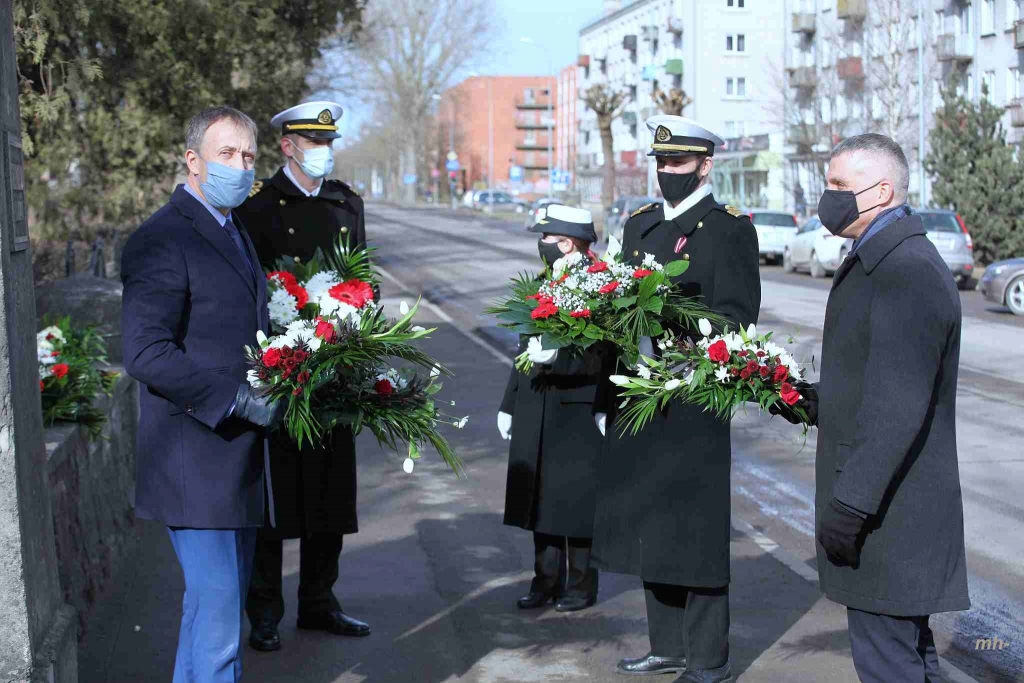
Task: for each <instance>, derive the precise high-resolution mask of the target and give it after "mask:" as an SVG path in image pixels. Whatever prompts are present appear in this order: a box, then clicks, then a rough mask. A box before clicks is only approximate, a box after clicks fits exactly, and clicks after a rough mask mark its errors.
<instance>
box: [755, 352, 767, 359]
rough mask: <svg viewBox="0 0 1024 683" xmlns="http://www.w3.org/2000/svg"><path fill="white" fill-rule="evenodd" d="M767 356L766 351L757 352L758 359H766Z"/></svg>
mask: <svg viewBox="0 0 1024 683" xmlns="http://www.w3.org/2000/svg"><path fill="white" fill-rule="evenodd" d="M767 355H768V354H767V353H765V352H764V351H758V352H757V357H758V358H764V357H765V356H767Z"/></svg>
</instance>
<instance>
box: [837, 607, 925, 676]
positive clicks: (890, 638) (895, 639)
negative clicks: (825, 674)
mask: <svg viewBox="0 0 1024 683" xmlns="http://www.w3.org/2000/svg"><path fill="white" fill-rule="evenodd" d="M846 620H847V622H848V623H849V625H850V647H851V648H852V650H853V666H854V668H855V669H857V676H858V677H859V678H860V680H861V681H863V683H941V681H942V680H943V678H942V676H941V675H940V674H939V655H938V652H937V651H936V650H935V639H934V638H933V637H932V630H931V628H929V626H928V616H927V615H925V616H921V617H891V616H889V615H886V614H873V613H871V612H862V611H860V610H856V609H853V608H852V607H850V608H847V610H846Z"/></svg>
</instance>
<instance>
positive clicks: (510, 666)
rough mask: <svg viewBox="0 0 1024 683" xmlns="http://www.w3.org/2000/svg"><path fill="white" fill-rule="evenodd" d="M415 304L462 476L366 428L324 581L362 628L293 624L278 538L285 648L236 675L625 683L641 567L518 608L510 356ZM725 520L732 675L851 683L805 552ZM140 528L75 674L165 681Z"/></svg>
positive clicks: (521, 552) (176, 581) (308, 681)
mask: <svg viewBox="0 0 1024 683" xmlns="http://www.w3.org/2000/svg"><path fill="white" fill-rule="evenodd" d="M384 293H385V295H388V296H390V297H392V298H390V299H388V300H387V303H395V302H397V298H398V297H397V295H401V296H402V297H404V298H406V299H407V300H411V299H412V298H413V294H412V293H411V292H396V291H395V288H394V287H393V286H391V283H389V282H385V287H384ZM432 317H433V318H434V319H433V320H432V319H431V318H432ZM421 318H422V320H421V323H422V324H425V325H430V326H433V325H434V324H438V325H439V329H438V331H437V332H436V333H435V335H434V337H433V338H432V339H431V340H430V341H429V343H428V344H427V350H428V352H430V353H432V354H434V355H436V356H438V357H440V358H443V359H444V360H445V362H446V363H447V364H449V366H450V368H451V369H452V370H453V371H454V372H455V374H456V379H455V380H454V381H451V383H450V384H449V385H447V386H446V387H445V391H444V392H443V393H442V397H443V398H447V399H455V400H457V405H456V406H455V408H453V412H455V413H457V414H459V415H462V414H469V416H470V422H469V425H468V426H467V428H466V429H465V430H462V431H455V430H454V429H453V430H451V431H450V432H449V436H450V437H451V439H452V441H453V443H454V444H455V446H456V448H457V450H458V452H459V453H460V455H461V456H462V458H463V459H464V461H465V463H466V469H467V472H468V473H469V478H468V479H462V480H457V479H456V478H455V477H454V475H452V474H451V473H450V472H449V471H447V470H446V469H445V468H444V466H443V465H442V464H440V463H439V462H438V460H437V459H436V458H434V457H431V456H430V455H429V454H428V455H425V456H424V458H423V459H422V460H421V461H420V462H419V463H418V464H417V466H416V470H415V472H414V473H413V474H412V475H405V474H404V473H403V472H402V470H401V461H402V458H403V454H395V453H385V452H382V451H380V449H378V448H377V446H376V444H375V443H374V442H373V440H372V438H370V437H367V436H365V435H364V436H362V437H361V440H360V444H359V453H360V464H359V486H360V505H359V509H360V522H361V524H360V533H358V534H356V535H352V536H348V537H346V547H345V550H344V552H343V553H342V556H341V578H340V580H339V582H338V585H337V586H336V589H335V590H336V594H337V595H338V597H339V599H340V600H341V602H342V604H343V605H344V607H345V609H346V611H348V612H349V613H350V614H352V615H353V616H356V617H359V618H361V619H365V620H366V621H368V622H369V623H370V624H371V625H372V627H373V634H372V635H371V636H370V637H368V638H362V639H346V638H338V637H334V636H330V635H327V634H322V633H314V632H307V631H303V632H298V631H296V629H295V606H296V605H295V595H296V590H297V582H298V542H297V541H289V542H287V543H286V545H285V563H284V565H285V566H284V573H285V581H284V587H285V599H286V604H287V607H286V614H285V618H284V621H283V622H282V624H281V638H282V641H283V644H284V647H283V649H282V650H281V651H279V652H277V653H270V654H263V653H257V652H254V651H252V650H251V649H249V648H248V647H247V646H246V647H245V652H244V660H243V661H244V668H245V672H246V673H245V677H244V680H246V681H252V682H255V681H268V682H269V681H273V682H274V683H279V682H290V681H296V682H298V681H302V682H303V683H328V682H345V683H348V682H352V683H356V682H362V681H375V682H376V681H379V682H385V683H390V682H392V681H415V682H416V683H455V682H470V681H472V682H474V683H502V682H509V683H512V682H516V683H522V682H526V683H529V682H534V681H535V682H537V683H540V682H548V681H599V682H608V683H611V682H612V681H616V682H617V683H622V680H623V679H622V678H621V677H619V676H617V675H615V674H614V673H613V672H612V667H613V666H614V664H615V661H616V660H617V659H619V658H621V657H624V656H630V655H639V654H643V653H644V652H646V651H647V650H648V642H647V637H646V622H645V618H644V598H643V591H642V588H641V585H640V581H639V580H638V579H636V578H635V577H627V576H622V575H615V574H604V575H603V576H602V577H601V592H600V596H599V602H598V604H597V605H596V606H595V607H594V608H592V609H590V610H587V611H585V612H582V613H576V614H569V615H561V614H558V613H556V612H554V611H553V610H552V609H547V610H541V611H539V612H523V611H520V610H518V609H516V607H515V600H516V598H517V597H518V596H519V595H521V594H522V593H523V592H525V590H526V589H527V587H528V585H529V580H530V575H531V572H530V571H529V570H530V568H531V566H532V542H531V539H530V535H529V534H528V533H527V532H524V531H521V530H518V529H512V528H509V527H505V526H503V525H502V524H501V512H502V509H503V505H504V478H505V465H506V454H505V446H504V444H503V442H501V441H500V440H499V439H498V437H497V435H496V431H495V429H494V425H493V420H494V412H495V409H496V406H497V404H498V402H499V399H500V395H501V392H502V390H503V388H504V384H505V380H506V378H507V376H508V366H507V365H505V364H504V363H502V362H499V360H498V359H497V358H496V357H495V356H494V354H492V353H489V352H488V351H487V350H486V349H484V348H481V347H480V346H478V345H477V344H473V343H467V337H466V336H465V335H464V334H463V333H462V332H460V331H459V330H457V329H455V328H454V327H452V326H451V325H450V324H448V323H447V322H445V321H444V319H443V318H439V317H437V316H433V315H432V312H431V310H429V309H425V310H423V311H422V314H421ZM734 526H735V527H736V528H735V529H734V532H733V536H732V572H733V576H732V587H731V606H732V631H731V643H732V661H733V667H734V671H735V672H736V673H737V674H738V680H739V681H742V682H749V683H755V682H756V683H778V682H779V681H783V680H784V681H787V682H791V683H820V682H822V681H829V682H830V683H832V682H834V683H856V681H857V677H856V675H855V673H854V671H853V666H852V663H851V661H850V654H849V642H848V639H847V635H846V619H845V612H844V610H843V608H841V607H839V606H838V605H835V604H833V603H830V602H828V601H826V600H824V599H823V598H821V596H820V595H819V593H818V589H817V586H816V584H814V583H812V582H810V581H808V580H807V578H805V577H809V576H811V575H810V574H809V573H808V570H807V568H806V566H805V567H804V569H803V570H800V569H799V564H800V563H803V562H804V561H805V558H788V560H787V558H786V557H785V556H784V555H780V556H779V557H780V558H781V561H780V559H777V558H776V557H775V556H773V555H772V554H770V553H769V552H768V551H767V550H770V549H771V543H770V541H769V542H766V541H765V539H764V538H763V537H759V536H758V535H757V532H756V531H754V530H752V529H751V528H750V527H747V526H745V525H744V524H743V521H742V520H737V521H736V522H735V523H734ZM138 530H139V551H138V561H137V562H136V563H135V564H134V565H132V566H131V567H130V568H129V569H128V570H127V571H126V574H125V575H124V576H122V577H118V580H117V581H116V582H115V583H116V585H117V589H116V590H115V591H114V593H113V594H112V595H110V596H106V598H105V599H104V600H103V601H102V604H101V606H100V607H99V608H97V611H96V613H95V615H94V616H93V618H92V619H91V620H90V624H89V630H88V632H87V633H86V635H85V638H84V640H83V642H82V643H81V647H80V655H79V658H80V665H79V666H80V679H79V680H80V681H81V682H82V683H100V682H106V683H134V682H136V681H138V682H142V681H145V682H146V683H152V682H158V681H169V680H170V678H171V671H172V666H173V659H174V651H175V647H176V640H177V629H178V623H179V618H180V599H181V593H182V589H183V586H182V580H181V573H180V570H179V568H178V566H177V563H176V561H175V558H174V554H173V551H172V550H171V547H170V543H169V541H168V539H167V534H166V531H165V530H164V529H163V528H162V527H160V526H159V525H156V524H151V523H141V524H140V525H139V527H138ZM744 530H745V531H744ZM766 549H767V550H766ZM787 561H788V563H789V564H788V566H787ZM791 567H794V568H795V569H796V571H794V569H793V568H791ZM950 680H957V681H959V680H964V679H961V678H950ZM670 681H671V678H670V677H669V678H668V680H667V681H665V683H669V682H670Z"/></svg>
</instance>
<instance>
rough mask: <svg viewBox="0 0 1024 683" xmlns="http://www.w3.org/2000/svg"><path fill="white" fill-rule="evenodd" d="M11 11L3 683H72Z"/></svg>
mask: <svg viewBox="0 0 1024 683" xmlns="http://www.w3.org/2000/svg"><path fill="white" fill-rule="evenodd" d="M11 12H12V10H11V3H9V2H4V3H0V299H2V308H0V681H3V682H5V683H13V682H16V683H22V682H25V683H29V682H31V683H37V682H41V681H46V682H50V683H75V681H77V680H78V659H77V655H78V647H77V639H76V635H77V619H76V616H75V610H74V608H72V607H71V606H70V605H67V604H65V603H64V598H63V594H62V592H61V588H60V581H59V580H58V578H57V555H56V551H55V549H54V541H53V519H52V517H51V513H50V496H49V492H48V490H47V488H46V447H45V445H44V443H43V418H42V414H41V411H40V407H39V406H40V403H39V376H38V374H39V373H38V369H37V362H36V341H35V333H36V330H35V327H36V306H35V297H34V294H33V291H32V255H31V249H30V248H29V244H28V224H27V208H26V205H25V192H24V173H23V168H22V153H21V133H20V124H19V118H18V93H17V89H16V81H15V60H14V28H13V24H12V16H11Z"/></svg>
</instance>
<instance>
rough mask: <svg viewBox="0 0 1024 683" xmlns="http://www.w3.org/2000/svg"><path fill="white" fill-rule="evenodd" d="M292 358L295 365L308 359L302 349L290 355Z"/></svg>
mask: <svg viewBox="0 0 1024 683" xmlns="http://www.w3.org/2000/svg"><path fill="white" fill-rule="evenodd" d="M292 358H294V359H295V362H296V363H301V362H302V361H304V360H306V359H307V358H309V354H308V353H307V352H305V351H303V350H302V349H295V353H293V354H292Z"/></svg>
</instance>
